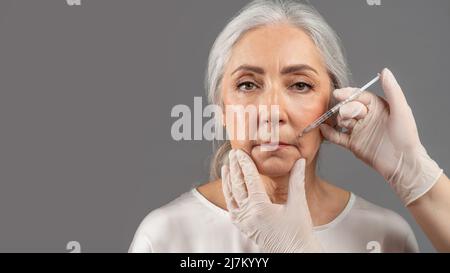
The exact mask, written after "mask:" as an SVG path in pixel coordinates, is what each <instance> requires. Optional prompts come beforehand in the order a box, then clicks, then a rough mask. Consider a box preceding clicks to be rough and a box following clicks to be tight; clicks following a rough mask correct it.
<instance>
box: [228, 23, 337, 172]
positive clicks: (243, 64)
mask: <svg viewBox="0 0 450 273" xmlns="http://www.w3.org/2000/svg"><path fill="white" fill-rule="evenodd" d="M330 87H331V79H330V77H329V75H328V73H327V69H326V67H325V64H324V61H323V59H322V57H321V55H320V52H319V50H318V48H317V47H316V46H315V44H314V42H313V41H312V40H311V38H309V36H308V35H307V34H306V33H305V32H303V31H302V30H301V29H298V28H296V27H293V26H290V25H287V24H278V25H272V26H264V27H260V28H256V29H253V30H251V31H249V32H247V33H246V34H244V35H243V36H242V37H241V39H240V40H239V41H238V42H237V43H236V44H235V46H234V47H233V49H232V52H231V56H230V59H229V62H228V63H227V65H226V67H225V71H224V76H223V79H222V85H221V92H222V98H223V103H224V105H225V106H227V105H228V106H229V105H242V106H243V107H247V106H256V107H260V106H262V105H265V106H267V107H268V109H270V107H271V106H272V105H276V106H278V109H279V114H278V115H279V116H278V120H279V121H278V124H279V143H278V144H279V145H278V148H276V150H271V151H267V149H261V147H266V146H264V143H267V142H271V141H270V139H267V138H264V139H263V138H259V137H258V138H256V139H255V138H253V139H252V138H251V137H250V136H249V134H246V137H245V139H243V140H237V139H235V138H232V139H231V146H232V147H233V148H234V149H242V150H244V151H246V152H247V153H248V154H249V155H251V157H252V159H253V161H254V162H255V164H256V166H257V168H258V170H259V172H260V173H261V174H263V175H267V176H269V177H277V176H283V175H286V174H288V173H289V172H290V170H291V168H292V167H293V165H294V163H295V161H296V160H297V159H299V158H305V159H306V164H307V166H308V165H309V164H310V163H311V162H312V161H313V160H314V158H315V156H316V154H317V152H318V150H319V146H320V143H321V135H320V131H319V130H318V128H316V129H314V130H312V131H311V132H309V133H307V134H305V135H304V136H303V137H301V138H297V137H296V136H297V135H298V134H299V133H300V132H301V131H302V130H303V129H304V128H305V127H306V126H308V125H309V124H310V123H311V122H313V121H314V120H315V119H316V118H318V117H319V116H320V115H321V114H322V113H324V112H325V111H326V110H327V107H328V103H329V100H330V93H331V92H330V91H331V90H330ZM224 115H225V116H224V117H225V118H224V120H226V122H227V124H226V128H227V131H228V133H230V132H229V127H230V125H231V124H229V123H228V122H229V121H228V118H227V113H226V111H224ZM262 119H263V117H262V116H261V115H258V125H257V128H258V130H262V128H263V127H264V126H262V125H263V124H266V125H268V124H270V123H271V117H270V116H269V117H268V118H267V117H266V118H264V119H265V121H263V120H262ZM230 120H231V122H233V123H234V126H237V125H236V124H235V122H236V119H235V118H230ZM248 122H249V120H248V119H245V121H244V123H248ZM245 127H246V129H248V128H249V125H248V124H245ZM270 127H271V126H269V128H270ZM235 128H236V127H235ZM264 130H266V131H267V127H264ZM261 144H263V146H261ZM270 147H272V146H270Z"/></svg>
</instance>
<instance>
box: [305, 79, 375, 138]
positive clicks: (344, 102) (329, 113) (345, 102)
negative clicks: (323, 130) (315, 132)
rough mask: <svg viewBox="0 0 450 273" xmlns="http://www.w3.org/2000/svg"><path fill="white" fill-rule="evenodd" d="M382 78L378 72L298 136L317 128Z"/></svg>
mask: <svg viewBox="0 0 450 273" xmlns="http://www.w3.org/2000/svg"><path fill="white" fill-rule="evenodd" d="M379 79H380V74H378V75H377V76H376V77H375V78H373V79H372V80H371V81H370V82H368V83H367V84H366V85H364V86H363V87H361V88H360V89H358V90H357V91H356V92H355V93H353V94H352V95H351V96H349V97H348V98H347V99H346V100H344V101H341V102H340V103H338V104H336V105H335V106H334V107H333V108H331V109H330V110H328V111H326V112H325V113H324V114H323V115H321V116H320V117H319V118H318V119H316V120H315V121H314V122H313V123H311V124H310V125H308V126H307V127H306V128H305V129H304V130H303V131H302V132H301V133H300V134H299V135H298V137H301V136H303V135H304V134H306V133H308V132H309V131H311V130H312V129H314V128H316V127H317V126H319V125H320V124H322V123H323V122H324V121H325V120H327V119H328V118H329V117H331V116H332V115H333V114H334V113H336V112H337V111H339V109H340V108H341V107H342V106H343V105H344V104H347V103H348V102H350V101H352V100H354V99H356V98H357V97H358V96H359V95H361V93H362V92H363V91H364V90H366V89H367V88H369V87H370V86H371V85H372V84H374V83H375V82H376V81H378V80H379Z"/></svg>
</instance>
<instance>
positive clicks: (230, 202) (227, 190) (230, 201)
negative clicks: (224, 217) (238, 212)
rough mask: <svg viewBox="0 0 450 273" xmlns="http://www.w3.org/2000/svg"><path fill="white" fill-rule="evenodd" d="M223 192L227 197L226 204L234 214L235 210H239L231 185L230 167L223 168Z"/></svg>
mask: <svg viewBox="0 0 450 273" xmlns="http://www.w3.org/2000/svg"><path fill="white" fill-rule="evenodd" d="M221 173H222V176H221V178H222V191H223V196H224V197H225V203H226V204H227V208H228V211H229V212H230V213H232V211H233V210H235V209H238V205H237V202H236V200H234V197H233V194H232V193H231V183H230V171H229V168H228V166H226V165H223V166H222V170H221Z"/></svg>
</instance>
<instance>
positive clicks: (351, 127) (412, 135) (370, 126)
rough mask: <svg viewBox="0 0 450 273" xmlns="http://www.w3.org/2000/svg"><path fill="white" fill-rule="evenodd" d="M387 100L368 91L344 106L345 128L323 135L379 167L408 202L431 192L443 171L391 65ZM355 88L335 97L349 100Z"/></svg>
mask: <svg viewBox="0 0 450 273" xmlns="http://www.w3.org/2000/svg"><path fill="white" fill-rule="evenodd" d="M381 79H382V80H381V85H382V87H383V90H384V93H385V95H386V100H385V99H383V98H381V97H379V96H376V95H374V94H372V93H370V92H368V91H364V92H363V93H362V94H361V95H360V96H359V97H358V98H357V99H356V100H354V101H352V102H349V103H347V104H346V105H344V106H342V107H341V108H340V109H339V115H338V117H337V121H338V125H339V126H341V127H344V128H347V129H348V131H347V132H345V133H344V132H339V131H337V130H335V129H334V128H332V127H330V126H329V125H327V124H323V125H321V126H320V130H321V132H322V134H323V136H324V137H325V138H326V139H328V140H329V141H331V142H333V143H336V144H339V145H341V146H343V147H345V148H347V149H349V150H350V151H352V152H353V154H354V155H355V156H356V157H358V158H360V159H361V160H362V161H364V162H365V163H366V164H368V165H369V166H371V167H373V168H374V169H375V170H376V171H378V172H379V173H380V174H381V175H382V176H383V177H384V179H385V180H386V181H387V182H388V183H389V184H390V185H391V187H392V188H393V189H394V191H395V193H396V194H397V195H398V196H399V197H400V199H401V200H402V202H403V203H404V204H405V206H407V205H409V204H410V203H411V202H413V201H414V200H416V199H418V198H419V197H421V196H422V195H423V194H425V193H426V192H427V191H428V190H429V189H430V188H431V187H432V186H433V185H434V183H435V182H436V181H437V179H438V178H439V176H440V175H441V174H442V169H441V168H439V166H438V165H437V164H436V162H434V161H433V160H432V159H431V158H430V157H429V156H428V154H427V151H426V150H425V148H424V147H423V145H422V144H421V142H420V139H419V134H418V132H417V127H416V122H415V120H414V116H413V114H412V111H411V108H410V107H409V105H408V103H407V101H406V98H405V96H404V94H403V91H402V89H401V88H400V86H399V85H398V83H397V81H396V79H395V77H394V75H393V74H392V73H391V71H389V70H388V69H384V70H383V72H382V74H381ZM355 90H356V89H355V88H343V89H337V90H335V91H334V92H333V95H334V96H335V98H336V99H337V100H338V101H342V100H345V99H346V98H347V97H348V96H350V94H352V93H353V92H355Z"/></svg>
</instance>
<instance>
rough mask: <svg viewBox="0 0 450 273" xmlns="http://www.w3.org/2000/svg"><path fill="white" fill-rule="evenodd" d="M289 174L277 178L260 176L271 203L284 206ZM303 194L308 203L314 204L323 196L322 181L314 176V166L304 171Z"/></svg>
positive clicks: (311, 165)
mask: <svg viewBox="0 0 450 273" xmlns="http://www.w3.org/2000/svg"><path fill="white" fill-rule="evenodd" d="M289 178H290V174H287V175H284V176H278V177H268V176H264V175H262V181H263V183H264V186H265V189H266V192H267V195H268V196H269V198H270V200H271V201H272V203H276V204H284V203H286V201H287V199H288V192H289ZM305 194H306V196H307V198H308V201H311V202H314V201H315V200H317V199H320V196H321V195H323V194H324V189H323V188H322V180H321V179H320V178H319V177H318V176H317V175H316V171H315V169H314V164H310V165H309V166H307V167H306V169H305Z"/></svg>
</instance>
